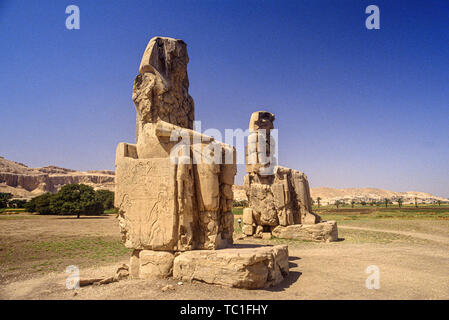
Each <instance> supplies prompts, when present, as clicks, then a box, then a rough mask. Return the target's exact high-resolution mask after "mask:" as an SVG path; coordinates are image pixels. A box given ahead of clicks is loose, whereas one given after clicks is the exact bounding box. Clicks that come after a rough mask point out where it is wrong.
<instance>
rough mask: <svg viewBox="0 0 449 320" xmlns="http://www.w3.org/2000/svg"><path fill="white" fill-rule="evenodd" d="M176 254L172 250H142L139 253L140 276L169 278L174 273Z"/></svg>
mask: <svg viewBox="0 0 449 320" xmlns="http://www.w3.org/2000/svg"><path fill="white" fill-rule="evenodd" d="M174 259H175V256H174V254H173V253H171V252H166V251H152V250H142V251H140V254H139V264H140V269H139V278H141V279H151V278H167V277H170V276H171V275H172V274H173V261H174Z"/></svg>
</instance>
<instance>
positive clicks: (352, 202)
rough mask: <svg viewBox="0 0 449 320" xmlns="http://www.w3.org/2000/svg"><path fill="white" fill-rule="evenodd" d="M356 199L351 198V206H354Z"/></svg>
mask: <svg viewBox="0 0 449 320" xmlns="http://www.w3.org/2000/svg"><path fill="white" fill-rule="evenodd" d="M354 204H355V200H351V207H352V208H354Z"/></svg>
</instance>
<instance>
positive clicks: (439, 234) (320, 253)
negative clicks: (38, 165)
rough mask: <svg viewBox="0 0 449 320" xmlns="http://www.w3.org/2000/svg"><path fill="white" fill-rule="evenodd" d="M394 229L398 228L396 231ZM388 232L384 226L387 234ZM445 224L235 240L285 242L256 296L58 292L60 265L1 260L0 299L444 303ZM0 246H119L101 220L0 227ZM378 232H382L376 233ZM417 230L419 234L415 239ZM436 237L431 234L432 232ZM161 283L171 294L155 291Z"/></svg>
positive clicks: (125, 287) (139, 287) (3, 223)
mask: <svg viewBox="0 0 449 320" xmlns="http://www.w3.org/2000/svg"><path fill="white" fill-rule="evenodd" d="M397 223H401V224H402V225H401V226H405V227H401V228H399V227H398V226H397V225H396V224H397ZM388 226H390V227H388ZM448 227H449V224H448V222H447V221H407V220H404V221H400V222H397V221H395V222H394V223H391V224H389V223H388V221H384V222H376V224H369V225H368V226H367V227H366V228H364V227H363V226H360V225H353V224H348V225H347V226H346V225H341V228H340V236H341V237H342V238H344V240H343V241H339V242H334V243H310V242H297V241H283V240H271V241H262V240H238V241H236V242H237V244H239V245H244V244H261V245H262V244H263V245H267V244H277V243H287V244H288V245H289V254H290V275H289V276H288V278H287V279H285V280H284V282H283V283H281V284H280V285H278V286H276V287H273V288H270V289H264V290H242V289H233V288H222V287H219V286H214V285H208V284H204V283H182V284H181V285H178V282H177V281H175V280H173V279H161V280H122V281H120V282H117V283H112V284H108V285H102V286H89V287H83V288H80V289H78V290H68V289H66V286H65V283H66V279H67V276H68V274H67V273H65V267H66V266H65V265H60V266H59V267H58V268H59V269H57V270H56V271H50V272H44V273H33V272H31V273H29V274H26V273H25V274H24V273H23V272H22V274H15V273H14V272H13V271H8V270H9V269H8V268H7V267H8V266H9V265H10V261H8V260H7V259H5V257H4V256H2V260H0V267H1V269H0V270H1V273H2V277H1V278H0V299H201V300H206V299H449V268H448V267H449V250H448V249H449V234H448V233H447V230H448ZM0 229H1V230H2V233H1V236H0V246H1V249H2V250H4V249H5V247H6V246H7V245H8V244H9V245H13V244H14V243H15V244H16V245H17V243H21V242H22V241H26V240H27V239H30V238H34V239H53V238H55V237H57V238H58V239H59V238H60V237H61V236H62V235H63V237H69V238H70V237H74V236H76V237H80V236H85V237H91V236H105V237H116V238H117V239H119V234H118V227H117V222H116V220H115V218H114V216H108V217H106V218H97V219H96V218H90V219H89V218H88V217H85V218H82V219H79V220H77V219H73V218H64V217H42V216H40V217H30V218H27V219H5V220H0ZM378 230H382V232H378ZM414 230H417V231H419V232H416V231H414ZM435 230H437V231H435ZM121 263H128V259H127V256H126V255H125V256H120V257H118V258H117V259H115V260H114V261H113V262H111V261H91V262H90V264H87V265H84V266H82V267H80V275H81V278H91V277H97V276H112V275H113V274H114V272H115V270H116V269H117V267H118V266H119V265H120V264H121ZM370 265H375V266H377V267H378V268H379V270H380V289H377V290H375V289H371V290H370V289H367V288H366V286H365V281H366V278H367V277H368V276H369V275H368V274H367V273H365V270H366V268H367V267H368V266H370ZM167 284H172V285H174V288H175V290H168V291H165V292H163V291H162V290H161V288H162V287H163V286H165V285H167Z"/></svg>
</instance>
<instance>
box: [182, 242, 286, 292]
mask: <svg viewBox="0 0 449 320" xmlns="http://www.w3.org/2000/svg"><path fill="white" fill-rule="evenodd" d="M288 273H289V267H288V247H287V246H286V245H280V246H274V247H258V248H228V249H222V250H214V251H210V250H207V251H206V250H196V251H188V252H183V253H181V254H180V255H179V256H177V257H176V258H175V261H174V266H173V277H174V278H176V279H180V280H182V281H192V280H197V281H202V282H206V283H209V284H217V285H222V286H226V287H235V288H244V289H259V288H265V287H270V286H274V285H277V284H279V283H280V282H282V280H283V279H284V278H285V277H287V275H288Z"/></svg>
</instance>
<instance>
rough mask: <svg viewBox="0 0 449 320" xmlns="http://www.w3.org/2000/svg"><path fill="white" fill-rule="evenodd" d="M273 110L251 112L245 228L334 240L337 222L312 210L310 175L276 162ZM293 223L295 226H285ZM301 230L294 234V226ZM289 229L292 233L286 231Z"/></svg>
mask: <svg viewBox="0 0 449 320" xmlns="http://www.w3.org/2000/svg"><path fill="white" fill-rule="evenodd" d="M274 119H275V117H274V114H272V113H270V112H267V111H257V112H254V113H253V114H252V115H251V119H250V122H249V131H250V135H249V137H248V147H247V150H246V161H247V164H246V172H247V175H246V176H245V180H244V185H245V190H246V194H247V197H248V204H249V208H245V209H244V211H243V223H244V226H243V232H244V234H246V235H248V236H250V235H254V236H255V237H262V236H264V237H268V238H270V237H271V233H273V234H274V235H277V236H280V237H284V238H285V237H294V238H301V239H305V240H318V241H335V240H337V237H338V235H337V226H336V223H335V222H325V223H323V222H321V218H320V216H318V215H317V214H315V213H313V212H312V199H311V197H310V188H309V182H308V180H307V176H306V175H305V174H304V173H303V172H300V171H297V170H293V169H289V168H285V167H281V166H278V165H276V158H275V157H274V152H273V149H274V147H275V145H274V143H275V141H274V139H272V137H271V134H270V133H271V130H272V129H274V125H273V122H274ZM291 225H294V226H295V227H290V228H284V227H287V226H291ZM293 229H294V230H295V231H296V232H298V234H297V235H296V236H291V234H292V232H291V231H292V230H293ZM287 230H288V231H289V234H287V233H286V232H287Z"/></svg>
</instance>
